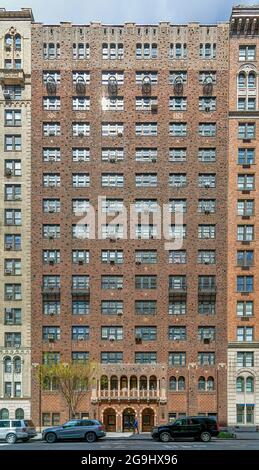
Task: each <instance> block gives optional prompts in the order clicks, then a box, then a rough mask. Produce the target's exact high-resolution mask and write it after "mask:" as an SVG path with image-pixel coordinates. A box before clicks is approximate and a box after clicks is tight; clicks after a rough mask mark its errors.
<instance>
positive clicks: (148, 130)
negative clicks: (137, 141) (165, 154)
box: [136, 122, 157, 136]
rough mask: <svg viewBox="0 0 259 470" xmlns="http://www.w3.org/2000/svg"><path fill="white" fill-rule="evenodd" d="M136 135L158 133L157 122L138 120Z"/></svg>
mask: <svg viewBox="0 0 259 470" xmlns="http://www.w3.org/2000/svg"><path fill="white" fill-rule="evenodd" d="M136 135H150V136H152V135H157V122H137V123H136Z"/></svg>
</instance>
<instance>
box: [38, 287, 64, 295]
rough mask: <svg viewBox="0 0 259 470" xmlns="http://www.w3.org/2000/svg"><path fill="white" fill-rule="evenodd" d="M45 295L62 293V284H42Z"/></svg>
mask: <svg viewBox="0 0 259 470" xmlns="http://www.w3.org/2000/svg"><path fill="white" fill-rule="evenodd" d="M42 294H43V295H52V294H55V295H57V294H60V286H42Z"/></svg>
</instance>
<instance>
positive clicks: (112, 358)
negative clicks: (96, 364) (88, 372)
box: [101, 352, 123, 364]
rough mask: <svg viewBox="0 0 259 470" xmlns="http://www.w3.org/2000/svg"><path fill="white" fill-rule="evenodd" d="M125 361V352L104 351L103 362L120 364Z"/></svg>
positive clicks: (102, 354)
mask: <svg viewBox="0 0 259 470" xmlns="http://www.w3.org/2000/svg"><path fill="white" fill-rule="evenodd" d="M122 362H123V352H102V353H101V363H102V364H120V363H122Z"/></svg>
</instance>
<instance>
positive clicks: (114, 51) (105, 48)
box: [102, 43, 124, 60]
mask: <svg viewBox="0 0 259 470" xmlns="http://www.w3.org/2000/svg"><path fill="white" fill-rule="evenodd" d="M123 57H124V47H123V44H121V43H108V44H107V43H103V45H102V58H103V59H106V60H107V59H111V60H114V59H123Z"/></svg>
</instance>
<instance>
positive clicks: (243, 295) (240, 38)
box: [228, 5, 259, 425]
mask: <svg viewBox="0 0 259 470" xmlns="http://www.w3.org/2000/svg"><path fill="white" fill-rule="evenodd" d="M258 47H259V7H258V5H257V6H254V7H247V8H245V7H243V8H241V7H235V8H234V9H233V11H232V16H231V23H230V81H229V83H230V87H229V90H230V94H229V100H230V101H229V136H230V140H229V175H230V177H229V189H228V194H229V196H228V204H229V209H230V210H229V217H228V227H229V234H228V264H229V271H228V339H229V350H228V422H229V424H239V425H242V424H245V425H253V424H258V423H259V409H258V402H259V375H258V372H259V336H258V335H259V330H258V328H259V324H258V286H259V277H258V276H259V273H258V266H257V264H258V233H259V232H258V229H259V227H258V221H259V219H258V178H259V174H258V168H257V165H256V161H257V157H258V148H259V147H258V136H259V126H258V117H259V113H258V65H259V57H258Z"/></svg>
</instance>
